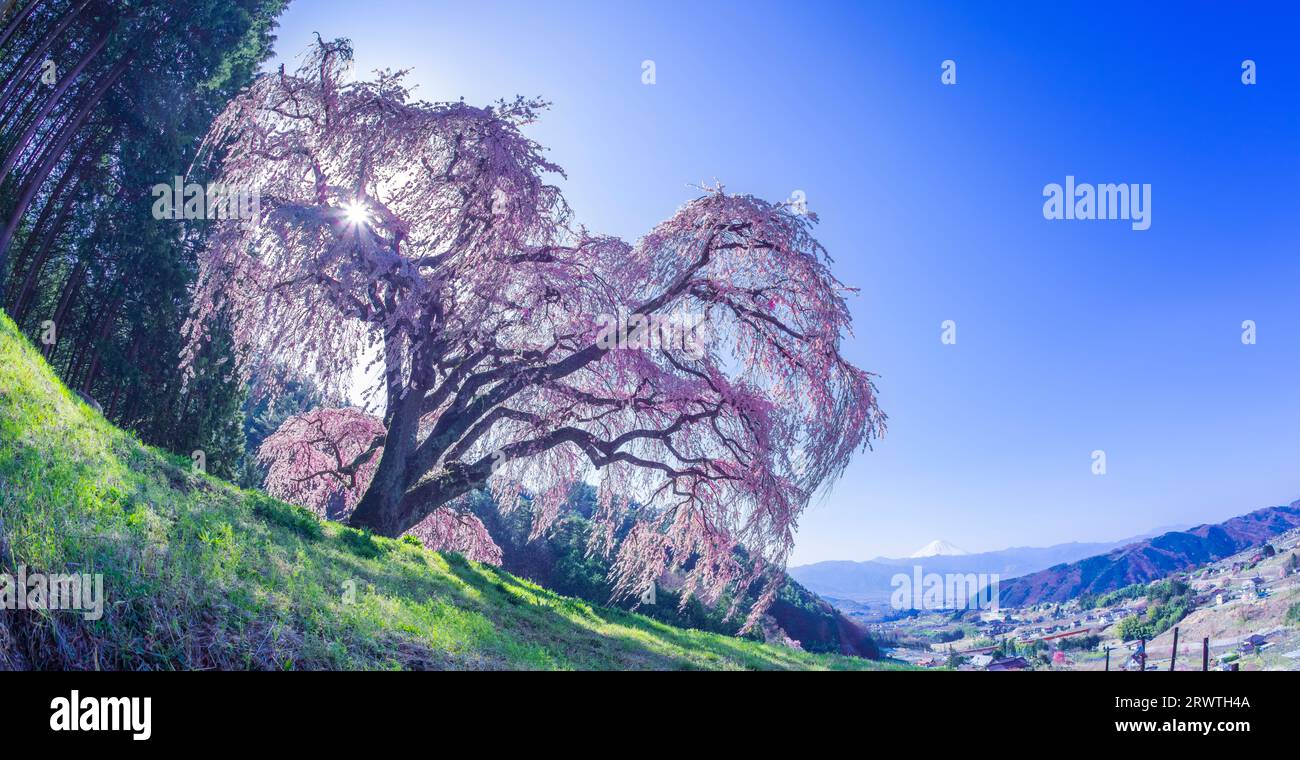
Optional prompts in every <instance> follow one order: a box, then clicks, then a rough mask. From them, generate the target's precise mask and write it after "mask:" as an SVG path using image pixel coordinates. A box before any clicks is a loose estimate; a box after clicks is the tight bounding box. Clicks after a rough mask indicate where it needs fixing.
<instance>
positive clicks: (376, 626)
mask: <svg viewBox="0 0 1300 760" xmlns="http://www.w3.org/2000/svg"><path fill="white" fill-rule="evenodd" d="M18 565H26V566H27V567H28V568H29V569H30V571H42V572H79V573H103V575H104V594H105V597H106V602H105V611H104V616H103V618H102V619H100V620H98V621H93V622H90V621H86V620H84V618H83V616H82V615H81V614H80V613H78V612H72V611H57V612H50V611H39V612H36V611H8V612H6V611H3V610H0V670H4V669H11V668H51V667H54V668H85V669H95V668H100V669H118V668H122V669H181V668H270V669H315V668H418V669H437V668H467V669H475V668H529V669H546V668H556V669H571V668H574V669H578V668H580V669H585V668H595V669H610V668H719V669H735V668H781V669H784V668H795V669H805V668H810V669H820V668H835V669H841V668H844V669H847V668H881V667H889V666H888V665H882V664H880V663H873V662H870V661H866V660H860V659H856V658H847V657H838V656H819V655H811V654H806V653H803V652H800V651H797V650H791V649H786V648H782V647H775V646H767V645H763V644H759V643H755V642H751V641H745V640H741V639H738V638H733V637H728V636H722V635H717V634H709V633H703V632H699V631H691V630H682V629H678V628H673V627H671V626H667V625H664V624H662V623H659V622H656V621H654V620H651V619H649V618H646V617H643V616H640V615H636V614H631V613H627V612H623V611H619V610H611V609H606V608H602V607H599V606H594V605H592V604H589V603H587V602H582V601H578V600H574V599H569V598H565V597H562V596H558V595H556V594H553V593H550V592H548V591H546V590H544V589H542V588H540V587H538V586H536V585H534V584H532V583H529V582H526V581H522V580H520V579H518V578H515V577H513V576H511V575H509V574H506V573H504V572H501V571H498V570H496V569H494V568H492V567H489V566H485V565H479V564H476V563H473V562H469V561H467V560H465V559H463V558H461V557H460V556H458V555H447V554H439V553H436V552H430V551H427V550H425V549H423V548H422V547H419V546H415V545H412V544H410V543H407V542H405V541H394V540H389V539H384V538H375V537H371V536H368V535H365V534H362V533H359V532H357V531H354V530H352V529H350V528H347V527H344V526H342V525H338V524H335V523H329V522H320V521H318V520H317V518H316V517H315V516H313V515H312V514H310V513H309V512H306V511H305V510H302V509H300V508H297V507H293V506H290V505H287V504H284V503H282V502H279V501H276V500H274V499H271V498H269V497H267V496H266V495H265V494H262V493H260V492H256V491H246V490H241V489H238V488H235V487H233V486H231V485H229V484H228V483H225V482H223V481H220V480H217V479H215V478H212V477H210V476H207V475H203V474H198V473H194V472H192V471H191V468H190V463H189V461H188V460H187V459H183V458H179V457H176V456H173V455H169V454H166V453H163V452H160V451H158V450H156V449H152V448H149V447H147V446H144V445H142V444H141V443H140V442H139V440H138V439H136V438H135V437H134V436H133V435H131V434H129V433H126V432H123V431H121V430H118V429H117V428H115V427H113V426H112V425H111V424H109V423H108V422H107V421H105V420H104V419H103V418H102V417H101V416H100V415H99V414H98V413H96V412H94V411H93V410H92V409H90V408H89V407H88V406H86V405H85V404H84V403H82V402H81V401H80V400H79V399H78V398H77V397H76V396H75V395H74V394H71V393H69V392H68V391H67V389H65V388H64V387H63V386H62V384H60V383H59V381H58V380H57V379H56V378H55V376H54V374H53V373H52V372H51V371H50V369H49V367H48V366H47V365H46V364H45V363H44V361H43V360H42V359H41V358H40V355H39V353H38V352H37V351H35V350H34V349H33V348H32V346H31V345H30V344H29V343H28V342H27V341H26V339H24V338H23V337H22V336H20V335H19V334H18V332H17V330H16V329H15V327H14V325H13V323H12V322H11V321H10V320H9V319H8V318H7V317H5V316H4V315H2V314H0V569H2V570H3V571H4V572H9V573H13V572H15V568H16V567H17V566H18ZM349 589H352V590H354V593H353V594H351V595H349V594H348V593H347V592H348V590H349Z"/></svg>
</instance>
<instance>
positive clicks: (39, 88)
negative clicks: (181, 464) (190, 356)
mask: <svg viewBox="0 0 1300 760" xmlns="http://www.w3.org/2000/svg"><path fill="white" fill-rule="evenodd" d="M286 4H287V0H26V1H25V2H24V0H18V2H16V3H14V4H13V5H12V7H10V8H9V10H8V13H7V14H6V16H5V17H4V18H3V19H0V305H3V307H4V309H5V310H6V311H7V312H8V313H9V314H10V315H11V316H12V317H13V318H14V320H15V321H16V322H17V323H18V324H19V325H20V327H22V329H23V330H24V331H25V332H26V333H27V334H28V335H29V336H31V337H32V338H33V340H35V341H38V342H39V343H41V344H43V345H44V347H45V353H46V356H47V358H48V359H49V360H50V361H51V363H52V364H53V365H54V367H55V368H56V369H57V370H58V371H59V373H60V374H61V376H62V378H63V380H64V381H65V382H66V383H67V385H68V386H69V387H71V388H74V389H76V390H78V391H80V392H82V393H84V394H86V395H88V396H90V397H92V398H93V399H95V400H96V401H97V402H98V403H99V404H100V405H101V406H102V408H103V411H104V413H105V414H106V415H107V416H108V417H109V419H111V420H112V421H114V422H115V423H118V424H120V425H123V426H125V427H129V428H131V429H133V430H135V431H136V432H137V433H139V434H140V436H141V437H142V438H143V439H144V440H146V441H147V442H149V443H153V444H156V445H159V446H163V447H165V448H168V449H171V450H173V451H177V452H180V453H183V454H189V453H190V452H191V451H193V450H195V449H202V450H203V451H204V452H205V455H206V462H207V466H208V469H209V470H210V471H211V472H213V473H215V474H219V475H222V476H225V477H235V476H236V475H237V474H238V471H239V470H240V469H241V468H242V467H243V462H242V461H241V458H242V453H243V448H244V446H243V440H244V436H243V430H242V427H241V426H242V424H243V420H242V417H243V415H242V411H241V407H242V404H243V402H244V395H245V392H244V387H243V385H242V383H241V382H240V380H239V379H238V377H237V376H236V373H235V372H233V365H234V363H235V362H234V361H233V355H232V351H233V348H232V344H231V342H230V341H229V340H228V339H226V338H225V337H224V336H223V334H222V332H221V331H220V330H217V331H215V332H214V333H213V334H212V336H211V342H210V344H209V345H207V346H206V347H205V348H204V350H203V355H202V356H201V357H200V359H199V361H197V362H196V364H195V370H196V373H195V375H194V377H193V378H192V379H190V381H188V382H186V381H185V380H184V378H182V376H181V373H180V371H179V370H178V352H179V350H180V347H181V328H182V324H183V322H184V320H185V318H186V315H187V313H188V311H189V287H190V285H191V283H192V281H193V277H194V272H195V264H194V260H195V252H196V251H197V250H198V249H199V248H200V247H201V246H202V245H203V243H204V240H205V237H206V235H207V233H208V229H207V228H208V226H209V225H208V223H207V222H205V221H203V220H197V221H196V220H187V221H177V220H170V219H165V220H158V219H155V218H154V216H153V214H152V203H153V200H154V198H153V196H152V194H151V190H152V188H153V187H154V186H155V185H157V184H159V183H171V182H172V181H173V179H174V178H175V177H177V176H182V177H185V178H186V180H187V181H194V182H200V183H203V182H206V181H207V179H208V177H207V176H206V175H205V174H204V173H203V172H204V170H203V169H202V168H201V167H200V165H199V164H197V163H196V162H195V159H196V155H197V152H198V148H199V145H200V142H201V141H202V139H203V136H204V135H205V134H206V132H207V130H208V126H209V125H210V124H211V122H212V120H213V118H214V117H215V115H216V114H217V113H219V112H220V110H221V108H222V107H223V106H224V105H225V104H226V103H227V102H228V101H229V100H230V98H231V97H232V96H233V95H234V94H235V93H237V92H239V91H240V90H241V89H242V88H244V87H246V86H248V85H249V84H250V83H251V82H252V81H253V79H254V77H255V76H256V73H257V68H258V66H259V65H260V64H261V63H262V62H263V61H264V60H266V59H267V58H268V57H269V55H270V54H271V43H272V42H273V41H274V37H273V36H272V31H273V29H274V27H275V18H276V17H277V16H278V14H279V13H280V12H281V11H282V10H283V9H284V7H285V5H286ZM6 5H8V4H6ZM192 165H193V168H192Z"/></svg>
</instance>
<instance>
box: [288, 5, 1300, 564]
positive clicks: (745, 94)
mask: <svg viewBox="0 0 1300 760" xmlns="http://www.w3.org/2000/svg"><path fill="white" fill-rule="evenodd" d="M1005 5H1007V6H1009V7H1006V8H1002V7H998V8H995V7H992V4H985V3H980V4H974V3H969V4H956V3H953V4H947V3H928V4H921V3H889V4H885V3H860V2H859V3H842V4H840V3H814V4H802V3H790V2H784V3H767V2H745V3H726V4H723V3H700V2H693V3H677V2H656V3H644V4H635V5H634V4H631V3H623V2H619V3H595V2H589V3H576V2H574V3H539V2H511V3H507V2H497V3H494V2H475V3H440V2H387V1H385V0H370V1H369V2H365V3H357V2H355V1H354V0H348V1H346V2H344V1H342V0H339V1H335V0H316V1H313V0H297V2H295V3H294V4H293V5H291V6H290V9H289V10H288V12H287V13H286V14H285V15H284V17H283V18H282V23H281V28H280V31H279V43H278V46H277V49H278V51H279V52H280V54H281V55H282V56H283V55H288V56H293V55H295V54H297V53H298V52H299V51H301V50H302V49H304V48H305V47H306V46H307V45H308V44H309V43H310V41H311V39H312V37H311V35H312V33H313V32H320V33H321V35H322V36H324V37H340V36H346V37H349V38H351V39H352V40H353V43H354V45H355V49H356V55H357V61H358V70H359V72H364V71H369V70H372V69H375V68H382V67H391V68H412V69H413V72H412V78H413V81H415V82H418V83H419V84H420V89H419V90H418V94H419V95H420V96H421V97H424V98H426V99H429V100H451V99H456V98H459V97H461V96H463V97H464V98H465V99H466V100H467V101H469V102H472V103H487V102H489V101H493V100H496V99H498V98H503V97H513V96H514V95H516V94H523V95H540V96H543V97H545V98H547V99H549V100H550V101H552V102H553V104H554V105H553V107H552V109H551V111H550V112H549V113H547V114H546V115H545V118H544V119H543V120H542V122H541V123H539V124H537V125H536V126H535V127H534V128H532V129H531V132H530V133H531V134H532V135H533V136H534V137H535V138H536V139H537V140H539V141H540V142H541V143H542V144H543V145H546V146H548V147H549V148H550V149H551V155H552V157H553V158H554V159H555V160H556V161H557V162H558V163H559V164H560V165H561V166H563V167H564V168H565V170H566V172H567V173H568V175H569V179H568V180H567V181H564V182H562V186H563V187H564V188H565V192H566V194H567V197H568V199H569V201H570V203H571V204H572V206H573V207H574V209H575V211H576V212H577V216H578V218H579V219H580V220H582V221H583V222H584V223H585V224H586V225H587V226H588V227H589V228H591V229H593V230H597V231H601V232H607V233H613V234H617V235H620V236H622V237H624V238H626V239H629V240H631V239H635V238H636V237H637V236H639V235H640V234H642V233H644V232H646V231H648V230H649V229H650V228H651V227H652V226H653V225H654V224H656V223H657V222H659V221H661V220H663V219H665V218H667V217H668V216H670V215H671V214H672V213H673V212H674V210H675V209H676V208H677V207H678V206H679V205H680V204H682V203H683V202H685V201H686V200H688V199H690V198H691V197H693V196H694V195H695V194H696V191H695V190H694V189H693V188H692V187H691V186H692V185H698V184H701V183H705V182H713V181H715V180H718V181H721V182H723V183H724V184H725V185H726V186H727V188H728V189H729V190H730V191H733V192H744V193H752V194H755V195H759V196H763V197H766V198H769V199H771V200H780V199H785V198H789V197H790V196H791V194H792V193H793V192H794V191H796V190H801V191H803V193H804V194H805V196H806V197H807V202H808V205H809V207H810V209H811V210H813V211H816V212H817V213H818V215H819V216H820V218H821V223H820V225H819V236H820V239H821V240H822V242H823V243H824V244H825V245H826V247H827V248H828V249H829V250H830V252H831V255H832V256H833V257H834V259H835V265H834V270H835V272H836V273H837V275H838V276H839V277H840V278H841V279H842V280H844V281H845V282H846V283H848V284H850V285H854V286H856V287H858V288H860V289H861V291H860V293H859V294H858V295H857V296H856V297H855V298H854V299H853V301H852V304H851V305H852V310H853V314H854V322H855V335H854V336H853V337H852V338H851V339H850V340H849V341H848V344H847V349H846V352H847V354H848V356H849V357H850V358H851V359H852V360H853V361H854V362H855V363H857V364H858V365H859V366H861V367H863V368H865V369H869V370H871V371H874V372H877V373H879V374H880V378H879V387H880V399H881V404H882V406H883V407H884V409H885V411H886V412H887V413H888V414H889V415H890V431H889V435H888V436H887V437H886V438H885V439H884V440H883V441H881V442H880V443H879V444H878V445H877V446H876V448H875V450H874V451H873V452H869V453H865V454H863V455H860V456H859V457H858V458H857V459H856V460H855V461H854V463H853V464H852V465H851V466H850V469H849V471H848V473H847V474H846V475H845V477H844V478H843V479H842V480H840V481H839V482H838V483H837V484H836V485H835V486H834V488H833V489H831V490H830V491H829V492H828V493H827V494H824V495H822V496H821V497H820V498H819V499H818V500H817V501H816V503H815V504H814V506H813V507H812V508H811V509H810V510H809V511H808V512H807V513H806V514H805V516H804V517H803V519H802V520H801V523H800V530H799V539H798V545H797V548H796V551H795V556H794V563H795V564H802V563H807V562H814V561H819V560H824V559H867V558H870V557H874V556H879V555H886V556H900V555H906V554H908V553H910V552H911V551H912V550H914V549H915V548H917V547H919V546H921V545H923V544H925V543H927V542H928V541H930V540H931V539H934V538H944V539H946V540H948V541H951V542H952V543H954V544H957V545H959V546H961V547H963V548H965V549H967V550H970V551H984V550H993V549H999V548H1004V547H1006V546H1014V545H1046V544H1051V543H1058V542H1064V541H1072V540H1080V541H1090V540H1108V539H1116V538H1120V537H1124V536H1129V535H1133V534H1135V533H1141V532H1145V531H1147V530H1148V529H1151V528H1153V527H1156V526H1163V525H1169V524H1174V523H1178V524H1194V523H1198V522H1208V521H1218V520H1221V519H1224V518H1226V517H1229V516H1232V515H1235V514H1240V513H1243V512H1247V511H1250V510H1253V509H1256V508H1259V507H1264V506H1271V505H1275V504H1280V503H1287V502H1290V501H1293V500H1295V499H1300V468H1298V467H1297V463H1298V462H1300V393H1298V392H1297V379H1298V378H1300V299H1298V296H1300V245H1298V244H1297V243H1298V242H1300V235H1298V234H1297V229H1296V225H1297V220H1300V194H1297V189H1298V183H1300V60H1297V57H1296V54H1297V51H1298V48H1297V46H1296V42H1295V40H1296V29H1297V28H1300V10H1296V9H1295V6H1291V8H1290V9H1287V8H1286V6H1283V5H1281V4H1279V5H1277V6H1273V7H1270V6H1269V5H1268V4H1249V5H1246V6H1242V7H1241V8H1236V7H1232V6H1229V5H1228V4H1218V5H1217V7H1216V6H1211V5H1208V4H1206V5H1203V6H1198V5H1191V6H1188V5H1186V4H1179V6H1178V8H1177V9H1174V8H1162V7H1160V5H1159V4H1156V3H1150V4H1129V3H1100V2H1097V3H1086V4H1082V5H1077V6H1072V7H1064V6H1061V5H1059V4H1054V5H1053V6H1052V7H1043V6H1044V5H1045V4H1032V5H1031V4H1029V3H1023V4H1022V3H1012V4H1005ZM647 59H648V60H652V61H654V63H655V74H656V82H655V84H654V85H644V84H642V81H641V80H642V61H644V60H647ZM1244 59H1252V60H1254V61H1255V62H1256V66H1257V77H1258V83H1257V84H1255V85H1253V86H1246V85H1243V84H1242V82H1241V73H1242V72H1241V65H1242V61H1243V60H1244ZM944 60H953V61H955V62H956V67H957V69H956V70H957V83H956V84H955V85H951V86H945V85H943V84H941V82H940V74H941V64H942V62H943V61H944ZM1066 175H1073V176H1074V177H1076V180H1077V181H1078V182H1089V183H1121V182H1122V183H1140V184H1141V183H1149V184H1151V186H1152V208H1151V227H1150V229H1148V230H1145V231H1134V230H1132V229H1131V228H1130V225H1129V223H1128V222H1125V221H1082V220H1076V221H1049V220H1046V219H1044V218H1043V213H1042V206H1043V195H1042V193H1043V188H1044V186H1045V185H1047V184H1048V183H1052V182H1056V183H1064V181H1065V177H1066ZM1248 319H1249V320H1254V321H1255V323H1256V324H1257V330H1258V342H1257V343H1256V344H1255V345H1243V343H1242V340H1241V335H1242V327H1241V324H1242V322H1243V320H1248ZM944 320H954V321H955V322H956V324H957V343H956V344H955V345H944V344H942V343H941V342H940V324H941V323H942V322H943V321H944ZM1095 450H1103V451H1105V452H1106V464H1107V472H1106V474H1104V475H1094V474H1093V473H1092V465H1093V459H1092V456H1091V455H1092V452H1093V451H1095Z"/></svg>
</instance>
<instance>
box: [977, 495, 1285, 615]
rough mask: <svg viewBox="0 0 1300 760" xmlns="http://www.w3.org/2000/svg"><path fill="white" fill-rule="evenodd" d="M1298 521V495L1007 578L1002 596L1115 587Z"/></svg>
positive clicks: (1192, 563) (1046, 596) (1007, 602)
mask: <svg viewBox="0 0 1300 760" xmlns="http://www.w3.org/2000/svg"><path fill="white" fill-rule="evenodd" d="M1298 526H1300V501H1296V502H1292V503H1291V505H1290V506H1285V507H1268V508H1266V509H1260V510H1256V511H1254V512H1251V513H1249V514H1246V515H1241V516H1240V517H1234V518H1232V519H1231V520H1227V521H1225V522H1222V523H1219V524H1217V525H1201V526H1199V527H1196V528H1192V529H1191V530H1187V531H1171V532H1169V533H1165V534H1163V535H1160V536H1156V537H1155V538H1149V539H1147V540H1145V541H1139V542H1137V543H1133V544H1129V545H1127V546H1124V547H1121V548H1119V549H1115V550H1113V551H1111V552H1108V553H1106V554H1102V555H1098V556H1095V557H1089V558H1087V559H1084V560H1082V561H1079V562H1074V563H1072V564H1062V565H1056V566H1053V567H1050V568H1048V569H1046V570H1043V571H1041V572H1037V573H1033V574H1032V575H1026V576H1023V577H1021V578H1016V579H1015V580H1012V581H1010V582H1006V583H1003V584H1002V587H1001V601H1002V604H1003V605H1004V606H1008V607H1017V606H1021V605H1026V604H1038V603H1040V602H1063V601H1066V600H1067V599H1073V598H1074V597H1076V596H1079V595H1080V594H1083V593H1091V594H1102V593H1105V592H1107V591H1114V590H1115V589H1118V588H1122V587H1124V586H1128V585H1130V584H1133V583H1145V582H1147V581H1152V580H1156V579H1158V578H1163V577H1164V576H1166V575H1168V574H1170V573H1172V572H1176V571H1179V570H1189V569H1191V568H1194V567H1197V566H1199V565H1203V564H1205V563H1207V562H1212V561H1214V560H1217V559H1221V558H1223V557H1227V556H1229V555H1231V554H1235V553H1236V552H1239V551H1241V550H1242V549H1246V548H1248V547H1251V546H1255V545H1257V544H1261V543H1263V542H1265V541H1267V540H1268V539H1270V538H1272V537H1273V536H1276V535H1278V534H1281V533H1284V532H1286V531H1288V530H1290V529H1292V528H1295V527H1298Z"/></svg>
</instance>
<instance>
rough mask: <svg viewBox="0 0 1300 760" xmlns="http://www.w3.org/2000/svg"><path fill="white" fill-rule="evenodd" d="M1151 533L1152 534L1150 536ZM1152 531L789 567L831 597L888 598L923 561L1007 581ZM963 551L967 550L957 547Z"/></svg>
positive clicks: (939, 569) (930, 569) (935, 568)
mask: <svg viewBox="0 0 1300 760" xmlns="http://www.w3.org/2000/svg"><path fill="white" fill-rule="evenodd" d="M1148 535H1150V534H1148ZM1148 535H1144V536H1137V537H1134V538H1128V539H1124V540H1122V541H1110V542H1104V543H1068V544H1057V545H1055V546H1048V547H1029V546H1019V547H1013V548H1010V549H1003V550H1001V551H995V552H981V553H979V554H954V553H934V554H929V555H923V554H922V552H926V551H928V550H930V549H932V548H934V547H935V546H936V545H937V544H942V545H943V547H941V548H944V549H949V550H951V549H956V547H953V546H952V545H951V544H947V542H942V541H935V542H932V543H931V544H929V545H927V546H926V547H925V548H923V549H922V550H921V551H919V552H917V553H916V554H915V555H913V556H911V557H902V558H897V559H891V558H887V557H877V558H876V559H873V560H868V561H866V562H852V561H846V560H840V561H829V562H817V563H814V564H811V565H801V566H799V567H792V568H790V569H789V571H788V572H789V573H790V576H791V577H792V578H794V579H795V580H796V581H798V582H799V583H800V584H802V585H803V586H804V587H806V588H808V589H809V590H810V591H812V592H814V593H816V594H818V595H820V596H823V597H826V598H827V599H831V600H835V599H845V600H849V601H853V602H864V603H871V602H883V601H887V600H888V599H889V594H890V592H891V591H892V590H893V588H892V586H891V585H890V580H891V579H892V578H893V577H894V575H896V574H897V573H900V572H910V569H911V567H912V566H913V565H920V566H921V567H922V568H923V571H924V572H926V573H990V574H991V573H996V574H997V575H998V576H999V577H1000V578H1001V579H1002V580H1004V581H1005V580H1006V579H1008V578H1013V577H1016V576H1020V575H1027V574H1029V573H1033V572H1036V571H1038V570H1043V569H1045V568H1049V567H1052V566H1054V565H1060V564H1062V563H1067V562H1073V561H1075V560H1079V559H1083V558H1084V557H1091V556H1093V555H1096V554H1103V553H1105V552H1108V551H1110V550H1112V549H1115V548H1117V547H1120V546H1124V545H1126V544H1130V543H1133V542H1134V541H1140V540H1142V539H1144V538H1147V537H1148ZM957 551H961V550H960V549H957Z"/></svg>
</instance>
